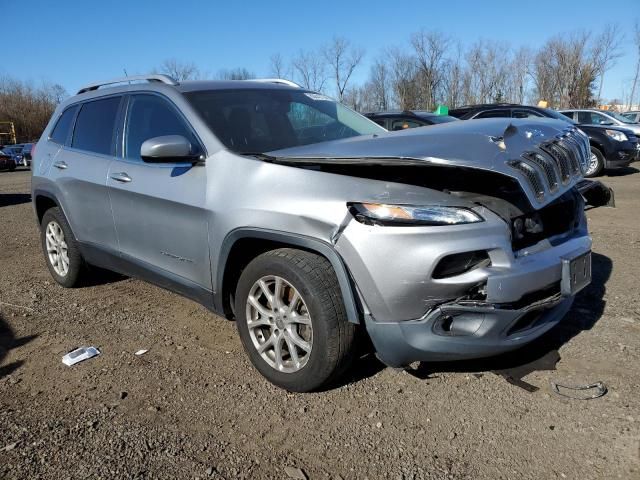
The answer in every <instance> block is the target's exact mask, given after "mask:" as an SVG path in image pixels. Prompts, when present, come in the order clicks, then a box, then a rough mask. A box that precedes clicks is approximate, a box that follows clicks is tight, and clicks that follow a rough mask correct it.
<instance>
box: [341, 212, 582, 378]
mask: <svg viewBox="0 0 640 480" xmlns="http://www.w3.org/2000/svg"><path fill="white" fill-rule="evenodd" d="M483 216H484V217H485V218H486V219H487V221H486V222H485V223H484V224H478V225H473V226H461V227H457V228H455V229H446V228H443V229H423V230H420V229H414V230H411V229H402V230H401V229H398V228H395V227H391V228H384V227H370V228H368V229H367V230H366V231H364V227H363V226H361V225H350V226H349V228H347V229H346V230H345V232H344V236H343V237H342V238H341V239H340V241H339V242H338V247H339V250H340V252H341V253H342V255H343V258H344V259H345V260H346V263H347V265H348V267H349V268H350V270H351V273H352V276H353V279H354V282H355V284H356V288H357V290H358V293H359V296H360V300H361V304H362V308H363V311H364V317H365V325H366V328H367V331H368V333H369V335H370V337H371V340H372V342H373V344H374V346H375V349H376V351H377V353H378V356H379V358H380V359H381V360H383V361H384V362H385V363H387V364H388V365H391V366H403V365H406V364H408V363H411V362H413V361H418V360H419V361H426V360H433V361H437V360H454V359H468V358H479V357H486V356H491V355H495V354H499V353H502V352H506V351H509V350H513V349H515V348H518V347H520V346H522V345H524V344H526V343H528V342H530V341H532V340H534V339H535V338H537V337H539V336H540V335H542V334H543V333H545V332H546V331H548V330H549V329H550V328H552V327H553V326H554V325H555V324H557V323H558V322H559V321H560V320H561V319H562V318H563V317H564V315H565V314H566V313H567V312H568V311H569V309H570V308H571V305H572V303H573V298H574V293H575V292H571V291H567V289H566V288H565V287H563V283H564V282H563V280H566V278H565V277H566V276H567V275H566V273H563V271H564V270H565V269H566V268H565V267H566V264H567V259H573V260H575V259H578V258H581V257H582V256H584V255H585V254H587V253H588V252H589V251H590V250H591V239H590V237H589V235H588V233H587V228H586V221H585V219H584V217H583V218H582V219H581V221H580V225H579V227H578V228H576V229H575V230H574V232H573V234H572V235H571V236H570V237H569V238H567V237H563V238H557V239H549V240H545V241H543V242H540V244H538V245H535V246H532V247H530V248H527V249H524V250H522V251H520V252H517V253H514V252H513V251H512V249H511V244H510V243H509V240H508V234H507V233H506V232H505V230H504V223H503V222H502V221H497V219H495V218H492V216H491V213H490V212H487V211H484V212H483ZM472 250H486V251H487V252H488V253H489V256H490V259H491V264H490V265H489V266H481V267H479V268H475V269H473V270H470V271H468V272H466V273H463V274H460V275H455V276H451V277H448V278H444V279H435V278H433V275H432V272H433V268H434V266H435V265H436V264H437V263H438V261H440V260H441V259H442V258H443V257H445V256H446V255H449V254H452V253H458V252H462V251H472ZM356 254H357V256H356ZM358 260H360V261H358ZM362 266H365V267H366V268H361V267H362ZM478 285H481V286H482V294H483V295H480V297H481V299H480V300H469V298H470V296H469V295H468V294H467V292H469V291H470V289H473V287H474V286H478ZM482 297H483V298H482ZM474 298H477V297H474ZM460 299H462V300H460Z"/></svg>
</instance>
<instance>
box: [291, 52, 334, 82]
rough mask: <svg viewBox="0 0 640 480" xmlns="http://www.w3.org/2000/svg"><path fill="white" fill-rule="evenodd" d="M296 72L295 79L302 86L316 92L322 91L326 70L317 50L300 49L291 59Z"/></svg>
mask: <svg viewBox="0 0 640 480" xmlns="http://www.w3.org/2000/svg"><path fill="white" fill-rule="evenodd" d="M291 66H292V67H293V70H294V72H295V74H296V77H297V78H296V80H297V81H298V83H300V84H301V85H302V86H303V87H305V88H308V89H309V90H314V91H316V92H322V91H323V89H324V85H325V83H326V82H327V72H326V69H325V64H324V61H323V57H322V56H321V55H319V54H318V53H317V52H305V51H303V50H300V52H298V54H297V55H296V56H295V57H294V58H293V60H292V61H291Z"/></svg>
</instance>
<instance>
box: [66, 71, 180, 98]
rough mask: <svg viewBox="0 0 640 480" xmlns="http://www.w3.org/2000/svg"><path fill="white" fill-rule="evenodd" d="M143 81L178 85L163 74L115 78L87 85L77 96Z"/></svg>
mask: <svg viewBox="0 0 640 480" xmlns="http://www.w3.org/2000/svg"><path fill="white" fill-rule="evenodd" d="M141 80H146V81H147V82H160V83H164V84H166V85H173V86H175V85H178V82H177V81H176V80H175V79H174V78H172V77H170V76H169V75H162V74H154V75H133V76H131V77H122V78H114V79H112V80H107V81H106V82H97V83H90V84H89V85H85V86H84V87H82V88H81V89H80V90H78V93H76V95H80V94H81V93H85V92H91V91H93V90H97V89H99V88H100V87H104V86H106V85H113V84H115V83H127V82H134V81H141Z"/></svg>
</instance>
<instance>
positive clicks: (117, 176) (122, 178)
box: [109, 172, 131, 183]
mask: <svg viewBox="0 0 640 480" xmlns="http://www.w3.org/2000/svg"><path fill="white" fill-rule="evenodd" d="M109 176H110V177H111V178H112V179H113V180H115V181H116V182H120V183H129V182H130V181H131V177H130V176H129V175H127V174H126V173H125V172H118V173H112V174H111V175H109Z"/></svg>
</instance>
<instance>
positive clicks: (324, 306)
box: [235, 248, 355, 392]
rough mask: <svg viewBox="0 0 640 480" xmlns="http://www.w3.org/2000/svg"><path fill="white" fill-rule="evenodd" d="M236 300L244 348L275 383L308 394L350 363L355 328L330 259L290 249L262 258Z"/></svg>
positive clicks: (246, 271)
mask: <svg viewBox="0 0 640 480" xmlns="http://www.w3.org/2000/svg"><path fill="white" fill-rule="evenodd" d="M235 302H236V306H235V311H236V321H237V325H238V331H239V333H240V338H241V340H242V344H243V346H244V349H245V351H246V352H247V354H248V355H249V358H250V360H251V362H252V363H253V365H254V366H255V367H256V369H258V371H259V372H260V373H261V374H262V375H263V376H264V377H266V378H267V380H269V381H270V382H271V383H273V384H275V385H277V386H279V387H282V388H285V389H287V390H290V391H295V392H308V391H312V390H316V389H318V388H320V387H322V386H323V385H326V384H328V383H330V382H331V381H332V380H334V379H335V378H337V376H338V375H339V374H340V373H341V372H342V371H343V370H344V369H345V367H346V366H347V365H348V364H349V361H350V360H351V358H352V351H353V346H354V334H355V325H353V324H352V323H350V322H349V321H348V320H347V317H346V313H345V309H344V304H343V301H342V295H341V293H340V288H339V286H338V280H337V278H336V275H335V272H334V271H333V267H332V266H331V264H330V263H329V262H328V261H327V260H326V259H325V258H324V257H321V256H319V255H316V254H313V253H310V252H306V251H302V250H295V249H288V248H283V249H278V250H273V251H270V252H267V253H264V254H262V255H260V256H258V257H256V258H255V259H254V260H253V261H252V262H251V263H250V264H249V265H248V266H247V267H246V268H245V269H244V271H243V272H242V274H241V276H240V279H239V281H238V287H237V290H236V297H235Z"/></svg>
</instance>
